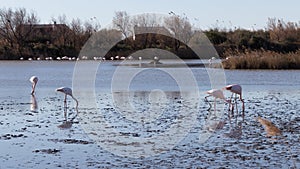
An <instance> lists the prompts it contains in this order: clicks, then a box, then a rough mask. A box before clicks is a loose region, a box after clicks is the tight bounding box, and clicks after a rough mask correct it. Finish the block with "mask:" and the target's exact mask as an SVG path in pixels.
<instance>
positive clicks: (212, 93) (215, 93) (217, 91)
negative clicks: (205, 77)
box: [205, 89, 231, 112]
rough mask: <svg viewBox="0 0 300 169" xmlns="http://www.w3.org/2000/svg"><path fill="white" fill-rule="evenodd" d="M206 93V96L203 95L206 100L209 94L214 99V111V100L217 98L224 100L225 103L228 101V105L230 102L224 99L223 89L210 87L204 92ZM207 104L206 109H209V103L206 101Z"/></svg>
mask: <svg viewBox="0 0 300 169" xmlns="http://www.w3.org/2000/svg"><path fill="white" fill-rule="evenodd" d="M206 93H207V94H208V96H206V97H205V100H206V102H208V100H207V97H209V96H213V97H214V98H215V99H214V111H215V112H216V101H217V99H222V100H224V101H225V102H226V103H229V105H230V104H231V102H230V100H226V98H225V96H224V94H223V91H222V90H220V89H211V90H209V91H207V92H206ZM208 104H209V109H208V111H209V110H210V109H211V104H210V103H209V102H208Z"/></svg>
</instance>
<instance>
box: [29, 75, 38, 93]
mask: <svg viewBox="0 0 300 169" xmlns="http://www.w3.org/2000/svg"><path fill="white" fill-rule="evenodd" d="M29 81H30V82H31V83H32V90H31V95H33V94H34V92H35V86H36V84H37V82H38V81H39V79H38V78H37V77H36V76H31V78H30V79H29Z"/></svg>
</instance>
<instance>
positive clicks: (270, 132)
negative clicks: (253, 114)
mask: <svg viewBox="0 0 300 169" xmlns="http://www.w3.org/2000/svg"><path fill="white" fill-rule="evenodd" d="M257 121H258V122H260V124H262V125H263V126H264V128H265V131H266V133H267V136H280V135H281V134H282V133H281V131H280V129H279V128H277V127H276V126H275V125H274V124H273V123H272V122H271V121H269V120H267V119H264V118H261V117H258V118H257Z"/></svg>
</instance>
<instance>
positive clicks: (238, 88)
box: [223, 84, 245, 119]
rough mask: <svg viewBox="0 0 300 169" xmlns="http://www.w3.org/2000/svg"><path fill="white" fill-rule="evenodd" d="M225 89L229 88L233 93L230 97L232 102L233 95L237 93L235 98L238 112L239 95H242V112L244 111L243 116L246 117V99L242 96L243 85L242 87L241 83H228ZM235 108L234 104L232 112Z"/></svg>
mask: <svg viewBox="0 0 300 169" xmlns="http://www.w3.org/2000/svg"><path fill="white" fill-rule="evenodd" d="M223 89H225V90H228V91H230V92H231V93H232V94H231V97H230V102H231V103H232V101H231V100H232V97H233V95H235V96H234V98H233V99H234V103H235V106H236V111H237V112H238V108H237V95H239V96H240V101H241V102H242V112H243V114H242V116H243V119H244V116H245V104H244V99H243V98H242V87H241V85H238V84H232V85H227V86H225V87H224V88H223ZM229 109H230V107H229ZM233 109H234V106H233V105H232V112H234V111H233Z"/></svg>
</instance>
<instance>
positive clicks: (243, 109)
mask: <svg viewBox="0 0 300 169" xmlns="http://www.w3.org/2000/svg"><path fill="white" fill-rule="evenodd" d="M240 100H241V101H242V112H243V113H242V114H243V121H244V117H245V103H244V100H243V99H242V98H241V97H240Z"/></svg>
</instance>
